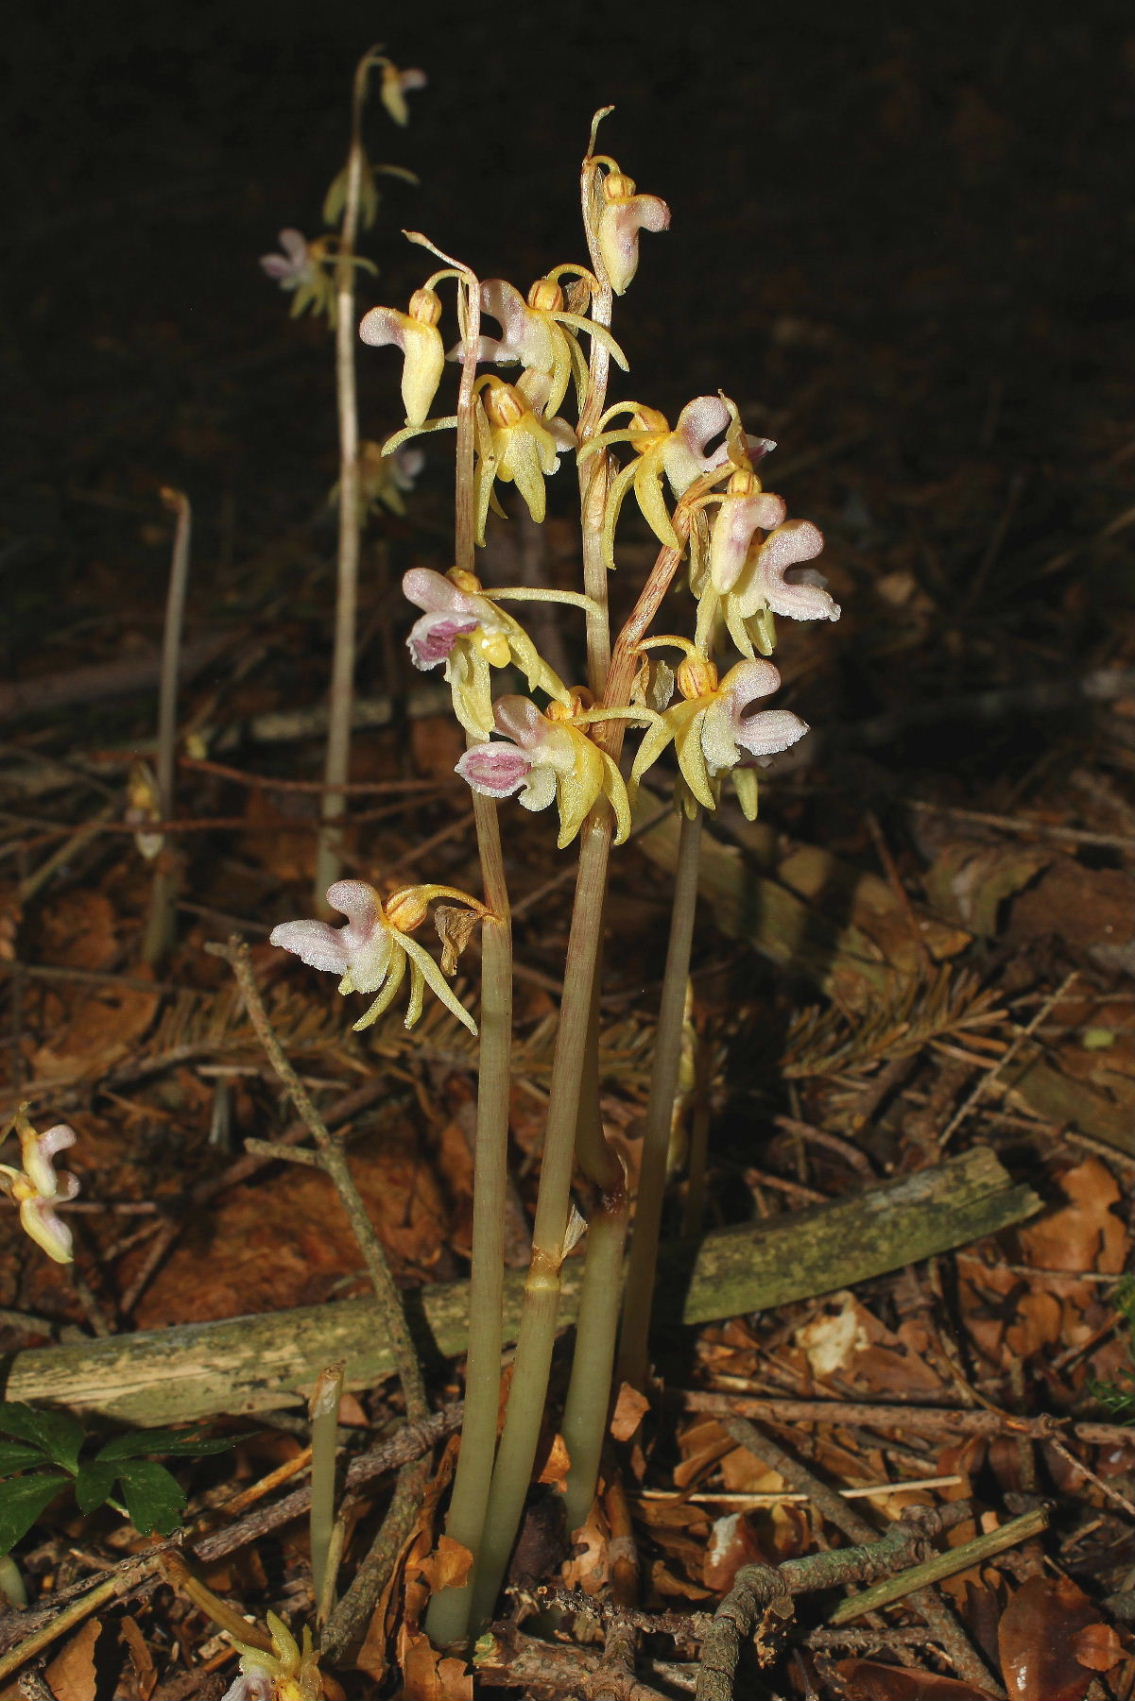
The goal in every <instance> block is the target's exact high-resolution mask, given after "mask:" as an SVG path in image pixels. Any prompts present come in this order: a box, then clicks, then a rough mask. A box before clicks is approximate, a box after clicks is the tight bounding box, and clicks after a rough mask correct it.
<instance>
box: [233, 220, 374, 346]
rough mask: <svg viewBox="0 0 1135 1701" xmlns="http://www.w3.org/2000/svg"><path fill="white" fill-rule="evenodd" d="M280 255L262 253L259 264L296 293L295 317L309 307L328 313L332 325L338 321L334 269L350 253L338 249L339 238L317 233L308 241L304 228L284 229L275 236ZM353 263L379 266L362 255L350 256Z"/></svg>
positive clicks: (369, 266) (366, 267) (268, 273)
mask: <svg viewBox="0 0 1135 1701" xmlns="http://www.w3.org/2000/svg"><path fill="white" fill-rule="evenodd" d="M276 240H277V241H278V242H279V244H280V247H281V249H282V250H283V252H282V253H280V254H262V255H261V256H260V265H261V267H262V269H263V270H264V271H265V272H266V273H267V275H268V276H269V277H270V278H274V279H275V281H276V282H277V283H278V284H279V286H280V288H281V289H283V290H287V291H289V292H291V293H293V294H294V299H293V301H292V318H293V319H298V318H299V316H300V314H301V313H305V312H306V311H307V309H308V308H309V307H310V308H311V310H312V312H313V313H314V314H315V315H316V317H318V316H319V314H320V313H325V314H326V315H327V322H328V324H329V325H332V326H333V325H334V324H335V293H336V285H335V271H336V269H337V267H338V266H339V265H340V264H341V263H342V261H343V260H345V259H348V256H346V255H341V254H340V253H339V252H338V246H339V244H338V238H337V237H335V236H317V237H316V239H315V241H314V242H309V241H308V240H307V238H306V237H305V236H304V234H303V232H302V231H299V230H292V229H288V230H282V231H281V232H280V234H279V236H278V237H277V239H276ZM349 263H350V264H351V265H352V266H362V267H363V268H364V270H366V271H368V272H375V273H377V271H378V267H377V266H376V265H375V264H374V263H373V261H371V260H366V259H364V258H363V257H362V256H361V255H359V254H352V255H350V256H349Z"/></svg>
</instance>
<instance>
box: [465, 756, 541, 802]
mask: <svg viewBox="0 0 1135 1701" xmlns="http://www.w3.org/2000/svg"><path fill="white" fill-rule="evenodd" d="M532 767H533V763H532V759H531V757H529V756H526V755H525V754H524V752H523V750H518V749H517V748H516V746H515V745H513V744H475V745H473V746H472V748H471V749H469V750H467V751H466V752H465V754H464V756H462V758H461V760H460V762H458V764H457V768H456V772H457V773H459V774H460V775H461V778H462V779H463V780H466V781H467V782H468V783H469V785H471V786H472V787H473V790H474V791H479V792H483V793H484V794H485V795H486V796H487V797H511V796H512V794H513V792H515V791H519V790H520V787H521V786H522V785H523V784H524V782H525V780H526V779H527V778H528V776H529V774H530V773H531V772H532Z"/></svg>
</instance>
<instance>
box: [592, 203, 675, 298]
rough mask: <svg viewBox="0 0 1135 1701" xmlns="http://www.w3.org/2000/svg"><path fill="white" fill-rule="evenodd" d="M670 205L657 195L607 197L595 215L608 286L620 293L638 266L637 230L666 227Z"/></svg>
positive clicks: (668, 225)
mask: <svg viewBox="0 0 1135 1701" xmlns="http://www.w3.org/2000/svg"><path fill="white" fill-rule="evenodd" d="M669 228H670V209H669V207H668V206H667V205H666V203H665V201H662V200H660V199H659V198H658V196H657V195H631V196H630V197H629V199H626V200H615V201H609V202H608V203H607V205H606V206H605V207H604V208H603V211H602V212H601V213H600V215H599V228H598V238H599V250H600V253H601V254H602V256H603V264H604V266H605V267H606V269H607V276H608V277H609V278H610V280H611V288H612V289H613V290H614V292H615V294H616V295H622V294H623V293H624V291H625V290H626V289H628V288H629V286H630V283H631V280H632V279H633V277H634V275H635V273H636V272H637V270H638V233H639V231H640V230H651V231H659V230H668V229H669Z"/></svg>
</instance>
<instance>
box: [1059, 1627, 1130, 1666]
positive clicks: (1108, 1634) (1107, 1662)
mask: <svg viewBox="0 0 1135 1701" xmlns="http://www.w3.org/2000/svg"><path fill="white" fill-rule="evenodd" d="M1072 1652H1073V1653H1074V1654H1075V1656H1076V1658H1077V1660H1078V1661H1079V1662H1080V1664H1081V1665H1082V1666H1087V1668H1088V1670H1089V1671H1110V1670H1111V1668H1112V1666H1117V1665H1118V1664H1119V1662H1120V1660H1121V1659H1123V1657H1124V1655H1125V1654H1126V1652H1127V1650H1126V1648H1125V1647H1124V1646H1123V1642H1122V1639H1121V1638H1120V1635H1119V1632H1118V1631H1117V1630H1116V1629H1115V1627H1114V1625H1111V1624H1105V1623H1104V1622H1103V1620H1102V1619H1097V1620H1096V1621H1095V1623H1094V1624H1085V1626H1084V1628H1083V1629H1082V1630H1078V1631H1077V1632H1076V1634H1075V1636H1073V1638H1072Z"/></svg>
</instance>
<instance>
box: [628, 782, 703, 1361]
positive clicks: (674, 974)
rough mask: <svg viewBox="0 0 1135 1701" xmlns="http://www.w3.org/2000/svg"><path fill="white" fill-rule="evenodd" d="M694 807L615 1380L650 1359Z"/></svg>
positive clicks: (693, 872)
mask: <svg viewBox="0 0 1135 1701" xmlns="http://www.w3.org/2000/svg"><path fill="white" fill-rule="evenodd" d="M695 811H696V812H695V814H694V815H693V817H692V818H691V817H690V816H688V815H685V814H683V816H682V825H681V831H680V834H679V838H678V866H677V870H676V874H675V880H674V904H673V909H672V910H671V914H670V943H669V945H668V946H667V950H666V969H665V972H664V975H663V980H662V1002H661V1007H660V1009H659V1014H658V1031H657V1034H656V1035H655V1040H654V1063H653V1067H652V1069H651V1075H650V1098H649V1100H648V1102H647V1110H646V1131H645V1133H644V1135H643V1142H642V1168H641V1170H640V1173H639V1183H638V1197H637V1200H636V1204H635V1225H634V1239H633V1241H632V1243H631V1255H630V1261H629V1263H628V1266H627V1285H626V1293H625V1295H624V1297H623V1326H622V1333H621V1337H620V1340H619V1370H618V1377H619V1381H620V1382H630V1383H631V1384H633V1386H634V1387H636V1388H641V1387H642V1386H643V1384H644V1383H645V1381H646V1377H647V1372H648V1370H649V1365H650V1360H649V1355H648V1350H647V1342H648V1336H649V1332H650V1311H651V1301H652V1299H653V1296H654V1273H655V1269H656V1266H657V1263H658V1240H659V1233H660V1230H661V1227H662V1200H663V1195H664V1193H665V1191H666V1154H667V1152H668V1150H669V1146H670V1131H671V1127H672V1125H673V1114H674V1100H675V1097H676V1094H677V1090H678V1070H679V1066H680V1064H681V1058H682V1027H683V1024H684V1020H685V1008H686V986H687V983H688V981H689V976H690V950H691V947H692V944H693V937H694V912H695V911H696V909H697V899H698V853H699V850H700V848H701V825H702V811H701V808H700V807H698V806H696V805H695Z"/></svg>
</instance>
